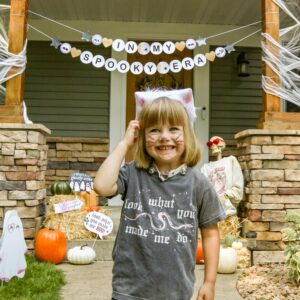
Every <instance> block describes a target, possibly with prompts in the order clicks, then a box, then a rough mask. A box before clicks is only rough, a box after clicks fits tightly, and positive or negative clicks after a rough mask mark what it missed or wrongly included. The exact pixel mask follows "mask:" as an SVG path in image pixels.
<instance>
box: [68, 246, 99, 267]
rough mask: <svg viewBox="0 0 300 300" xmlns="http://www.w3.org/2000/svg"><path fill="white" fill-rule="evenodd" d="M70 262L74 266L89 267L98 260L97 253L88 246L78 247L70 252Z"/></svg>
mask: <svg viewBox="0 0 300 300" xmlns="http://www.w3.org/2000/svg"><path fill="white" fill-rule="evenodd" d="M67 258H68V261H69V262H70V263H72V264H74V265H87V264H90V263H92V262H93V261H94V260H95V258H96V252H95V251H94V249H93V248H91V247H88V246H87V245H83V246H77V247H74V248H71V249H69V250H68V253H67Z"/></svg>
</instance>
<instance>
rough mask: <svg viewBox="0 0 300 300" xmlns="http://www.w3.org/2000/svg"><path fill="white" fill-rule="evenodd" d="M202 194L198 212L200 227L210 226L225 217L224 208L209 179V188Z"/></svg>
mask: <svg viewBox="0 0 300 300" xmlns="http://www.w3.org/2000/svg"><path fill="white" fill-rule="evenodd" d="M202 195H203V197H202V199H200V205H199V212H198V220H199V228H204V227H208V226H210V225H212V224H215V223H217V222H219V221H221V220H223V219H225V218H226V213H225V211H224V208H223V206H222V204H221V202H220V200H219V198H218V195H217V193H216V192H215V190H214V188H213V186H212V185H211V184H210V182H209V181H207V188H206V189H205V191H204V193H203V194H202Z"/></svg>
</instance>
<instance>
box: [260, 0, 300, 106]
mask: <svg viewBox="0 0 300 300" xmlns="http://www.w3.org/2000/svg"><path fill="white" fill-rule="evenodd" d="M273 2H274V3H275V4H277V5H278V6H279V8H280V9H281V11H280V15H281V22H280V24H281V26H280V27H281V29H280V33H279V36H280V42H277V41H275V40H274V39H273V38H272V37H271V36H270V35H269V34H267V33H262V36H263V37H264V38H265V39H266V41H267V44H268V45H267V46H266V42H262V60H263V62H265V63H266V65H268V66H269V67H270V68H271V69H272V70H273V71H274V72H275V74H277V75H278V77H279V83H277V82H275V81H274V80H272V78H270V77H267V76H263V77H262V86H263V89H264V91H265V92H266V93H269V94H272V95H275V96H278V97H280V98H281V99H282V100H286V101H289V102H292V103H294V104H295V105H297V106H300V2H299V0H286V1H283V0H273Z"/></svg>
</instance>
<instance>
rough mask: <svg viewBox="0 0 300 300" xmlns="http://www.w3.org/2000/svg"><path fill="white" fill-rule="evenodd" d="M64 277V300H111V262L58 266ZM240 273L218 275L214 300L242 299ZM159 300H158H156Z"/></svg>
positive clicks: (200, 270) (200, 277)
mask: <svg viewBox="0 0 300 300" xmlns="http://www.w3.org/2000/svg"><path fill="white" fill-rule="evenodd" d="M58 268H60V269H61V270H63V271H64V272H65V275H66V281H67V284H66V285H65V286H64V288H63V291H62V295H63V299H64V300H111V277H112V275H111V273H112V261H96V262H94V263H93V264H91V265H71V264H68V263H63V264H61V265H58ZM203 268H204V267H203V265H197V266H196V278H197V282H196V285H195V292H194V296H193V298H192V300H195V299H196V296H197V291H198V289H199V286H200V285H201V283H202V280H203ZM239 274H240V272H237V273H235V274H226V275H225V274H218V279H217V285H216V296H215V300H239V299H242V298H241V297H240V295H239V294H238V292H237V291H236V280H237V277H238V276H239ZM157 300H159V299H157Z"/></svg>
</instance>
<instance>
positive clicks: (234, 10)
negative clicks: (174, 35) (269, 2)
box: [3, 0, 261, 25]
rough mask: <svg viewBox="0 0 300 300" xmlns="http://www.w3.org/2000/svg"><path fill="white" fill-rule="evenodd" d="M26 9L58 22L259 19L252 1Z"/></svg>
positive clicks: (58, 4) (102, 2) (32, 5)
mask: <svg viewBox="0 0 300 300" xmlns="http://www.w3.org/2000/svg"><path fill="white" fill-rule="evenodd" d="M3 2H4V3H5V4H10V0H4V1H3ZM29 9H30V10H32V11H35V12H37V13H40V14H42V15H45V16H47V17H50V18H54V19H57V20H89V21H93V20H97V21H120V22H154V23H188V24H217V25H245V24H249V23H252V22H255V21H257V20H259V19H260V18H261V2H260V1H253V0H221V1H220V0H151V1H149V0H88V1H86V0H63V1H61V0H51V1H45V0H30V2H29ZM30 18H35V16H33V15H30Z"/></svg>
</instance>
